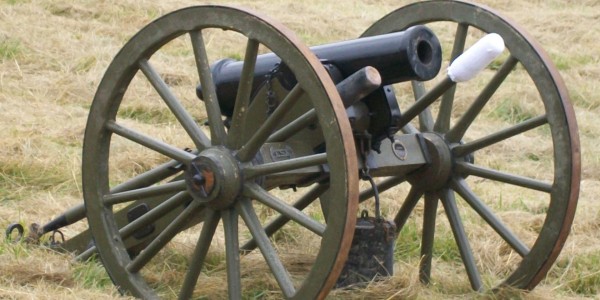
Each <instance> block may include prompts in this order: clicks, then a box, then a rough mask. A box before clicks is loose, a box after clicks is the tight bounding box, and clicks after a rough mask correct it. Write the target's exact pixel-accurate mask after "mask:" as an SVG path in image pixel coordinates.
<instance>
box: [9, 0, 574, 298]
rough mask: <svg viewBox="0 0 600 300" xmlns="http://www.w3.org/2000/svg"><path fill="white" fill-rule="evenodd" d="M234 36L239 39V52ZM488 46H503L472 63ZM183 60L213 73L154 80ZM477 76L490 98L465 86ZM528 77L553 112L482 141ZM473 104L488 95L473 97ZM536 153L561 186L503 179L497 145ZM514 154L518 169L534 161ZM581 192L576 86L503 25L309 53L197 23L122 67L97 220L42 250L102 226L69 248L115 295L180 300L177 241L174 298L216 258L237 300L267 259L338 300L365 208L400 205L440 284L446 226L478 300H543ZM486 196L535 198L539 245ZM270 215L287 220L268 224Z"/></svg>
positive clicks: (387, 31) (419, 32)
mask: <svg viewBox="0 0 600 300" xmlns="http://www.w3.org/2000/svg"><path fill="white" fill-rule="evenodd" d="M444 28H450V29H449V30H448V29H444ZM226 33H233V35H234V37H233V38H231V39H230V38H220V37H221V34H223V36H225V34H226ZM488 33H489V34H493V35H491V36H490V35H488V36H485V37H484V38H483V40H484V41H483V42H482V44H476V45H475V46H474V47H473V48H471V49H472V50H467V51H466V52H465V49H466V48H467V45H469V44H472V40H473V39H475V38H479V37H482V36H484V35H485V34H488ZM441 35H444V36H446V37H445V38H444V39H442V38H441V37H440V36H441ZM447 36H449V37H447ZM486 39H487V40H488V41H486ZM490 39H491V40H492V41H491V42H490V41H489V40H490ZM498 39H499V40H498ZM235 42H237V43H238V44H239V45H241V48H240V49H243V51H242V52H244V54H243V56H240V57H237V59H232V58H227V57H224V56H223V55H222V54H221V56H220V57H217V58H219V59H220V60H210V59H209V56H211V58H212V56H215V55H219V54H217V53H213V52H211V47H212V46H213V45H214V44H217V43H221V44H223V45H224V47H223V48H220V49H221V50H219V51H228V50H227V49H229V48H228V47H231V49H234V48H233V47H234V46H232V45H233V44H235ZM178 43H180V44H181V43H188V45H189V49H190V50H189V52H187V54H188V55H187V56H188V57H190V58H191V60H188V61H187V62H188V63H190V65H191V66H192V67H193V69H194V71H195V74H190V77H191V78H192V79H189V80H188V81H186V80H183V81H181V82H179V81H177V78H175V79H173V78H168V76H165V75H164V73H163V72H161V71H159V70H162V69H161V68H164V69H166V70H168V69H169V67H172V66H171V65H169V64H171V63H172V62H170V61H169V60H165V61H166V63H163V64H159V63H155V61H158V60H159V59H160V57H161V56H164V55H165V53H169V51H171V50H170V49H172V48H169V47H173V46H172V45H173V44H176V45H177V44H178ZM440 44H442V45H440ZM499 44H501V46H502V47H501V49H498V45H499ZM477 45H479V46H477ZM481 45H483V46H481ZM504 45H505V46H506V50H504V51H503V52H502V50H503V49H504ZM478 47H479V48H481V47H483V50H482V49H478ZM223 49H225V50H223ZM490 49H491V50H490ZM470 51H471V52H470ZM482 51H483V52H482ZM490 51H491V52H495V51H496V53H492V54H489V53H488V52H490ZM446 52H448V53H446ZM463 52H465V53H464V54H463ZM461 54H462V56H461ZM497 55H499V56H497ZM488 63H491V65H490V66H489V67H488ZM448 65H450V67H449V68H448V71H447V72H446V70H445V69H442V67H444V68H445V67H447V66H448ZM177 68H183V67H182V66H177ZM484 68H485V70H484V71H483V72H482V73H484V74H481V75H478V71H481V69H484ZM517 73H518V75H515V74H517ZM438 74H440V75H438ZM476 75H477V76H480V77H483V79H482V81H483V84H482V83H479V86H476V85H470V84H471V83H470V82H463V81H468V80H469V79H470V78H469V77H474V76H476ZM511 76H524V77H517V78H518V81H520V80H522V78H525V80H526V81H527V86H528V89H527V90H526V91H522V92H520V93H521V96H522V97H523V99H522V100H521V101H530V99H531V98H533V99H534V103H532V104H531V105H533V106H535V107H534V108H533V109H532V110H531V114H530V115H529V116H528V117H526V118H517V119H512V120H509V121H506V122H498V123H497V125H498V128H485V129H483V131H478V132H475V133H473V134H471V135H469V134H470V133H471V131H470V129H472V126H473V124H474V123H476V120H477V119H478V118H479V117H480V116H481V115H483V114H489V112H487V111H486V105H488V103H489V101H490V99H491V98H493V97H494V95H495V94H496V92H497V90H498V89H499V88H500V87H501V86H504V85H510V84H511V83H514V82H513V81H511V80H510V78H511ZM507 78H508V79H507ZM189 81H193V82H194V84H189ZM196 83H199V84H196ZM139 86H143V87H146V88H147V89H149V90H151V91H152V93H154V97H156V96H159V99H160V101H161V102H162V103H164V105H165V106H166V107H167V108H168V111H170V113H171V115H172V117H171V119H168V120H166V121H164V120H163V121H164V122H162V123H159V124H157V123H152V122H149V123H144V121H140V119H139V118H136V117H135V116H134V112H135V107H134V106H135V105H136V104H135V103H142V104H139V105H146V104H147V103H145V101H149V100H146V98H147V99H150V98H151V97H152V96H148V95H146V94H143V92H140V91H139V90H138V87H139ZM463 86H464V88H463ZM465 90H467V91H471V92H466V96H461V94H460V93H461V92H464V91H465ZM473 90H474V91H473ZM131 99H134V100H131ZM135 101H138V102H135ZM130 103H134V104H131V105H130ZM155 128H160V130H158V129H155ZM530 135H535V136H539V135H542V136H543V137H545V138H546V139H547V141H548V146H547V147H544V148H541V149H540V151H539V153H535V154H532V155H536V157H538V158H541V159H543V160H547V161H545V162H544V164H546V165H547V168H546V169H545V170H549V172H546V173H543V174H538V175H521V174H532V173H528V172H524V173H519V172H517V171H518V170H519V164H520V163H522V162H521V161H519V160H518V159H515V160H514V161H510V160H508V161H506V162H507V163H508V164H509V165H510V167H506V168H504V167H503V169H495V168H494V167H493V165H494V164H493V163H491V165H490V164H488V163H489V162H490V161H493V160H494V158H489V156H490V155H493V154H495V153H496V152H497V151H498V149H503V148H501V147H500V148H499V147H496V145H497V144H502V142H504V141H505V140H508V139H513V138H517V139H525V140H526V139H527V137H528V136H530ZM130 145H133V146H130ZM129 147H137V148H135V149H136V150H133V151H132V152H127V153H128V155H134V156H136V157H137V158H140V157H142V158H143V159H139V161H141V162H143V163H140V162H136V164H138V165H137V168H133V170H134V171H131V169H132V168H129V169H127V168H126V167H125V166H127V165H130V163H129V162H128V161H129V160H130V159H131V160H133V159H134V158H129V157H124V156H123V154H122V152H124V151H125V150H126V149H129ZM502 151H504V152H507V156H502V159H505V158H506V157H509V158H510V155H511V154H515V153H519V149H515V150H510V149H503V150H502ZM513 152H514V153H513ZM515 157H520V156H515ZM480 162H481V163H480ZM124 169H125V170H126V171H124ZM517 174H519V175H517ZM361 179H362V180H364V181H365V184H360V181H361ZM579 179H580V161H579V141H578V137H577V125H576V121H575V118H574V114H573V110H572V107H571V105H570V103H569V99H568V94H567V91H566V88H565V87H564V84H563V82H562V80H561V78H560V76H559V75H558V73H557V72H556V70H555V68H554V67H553V65H552V63H551V62H550V61H549V60H548V58H547V57H546V55H545V54H544V52H543V50H541V48H540V47H539V46H538V45H537V44H536V42H535V41H533V40H532V39H531V38H530V37H529V36H528V35H527V34H526V33H524V31H523V30H522V29H520V28H519V27H518V26H516V25H515V24H513V23H512V22H510V21H508V20H507V19H506V18H503V17H501V16H500V15H498V14H497V13H495V12H494V11H492V10H490V9H488V8H485V7H481V6H478V5H475V4H472V3H468V2H462V1H435V0H434V1H426V2H419V3H415V4H411V5H408V6H405V7H402V8H399V9H398V10H396V11H394V12H392V13H390V14H388V15H387V16H385V17H383V18H382V19H381V20H379V21H377V22H376V23H375V24H373V25H372V26H371V27H370V28H368V29H367V30H366V31H365V32H364V33H363V35H362V36H361V37H360V38H358V39H355V40H349V41H344V42H337V43H332V44H327V45H321V46H315V47H312V48H308V47H306V46H304V45H303V44H302V43H301V42H300V41H299V39H298V38H296V37H295V36H294V34H293V33H291V32H290V31H289V30H288V29H286V28H285V27H284V26H282V25H281V24H279V23H278V22H276V21H273V20H271V19H269V18H267V17H264V16H262V15H260V14H256V13H253V12H249V11H247V10H244V9H239V8H233V7H227V6H198V7H190V8H185V9H181V10H178V11H175V12H173V13H170V14H167V15H165V16H163V17H161V18H159V19H157V20H156V21H154V22H152V23H151V24H149V25H148V26H146V27H145V28H143V29H142V30H141V31H140V32H138V33H137V34H136V35H135V36H134V37H133V38H131V40H130V41H129V42H128V43H127V44H126V45H125V46H124V47H123V48H122V49H121V51H120V52H119V53H118V54H117V56H116V57H115V58H114V60H113V62H112V63H111V65H110V66H109V67H108V70H107V71H106V73H105V75H104V78H103V80H102V82H101V83H100V86H99V87H98V90H97V93H96V96H95V98H94V101H93V104H92V107H91V110H90V114H89V118H88V124H87V128H86V131H85V138H84V149H83V192H84V202H85V205H83V204H82V205H79V206H76V207H74V208H72V209H70V210H68V211H67V212H65V213H64V214H62V215H60V216H59V217H58V218H56V219H54V220H52V221H51V222H50V223H48V224H46V225H44V226H42V227H41V229H39V232H37V234H38V235H42V234H45V233H48V232H52V231H55V230H57V229H59V228H61V227H64V226H66V225H69V224H72V223H73V222H76V221H79V220H81V219H84V218H87V221H88V222H89V227H90V229H89V231H86V232H83V233H81V234H80V235H78V236H76V237H74V238H72V239H69V240H67V241H65V242H64V243H62V244H61V245H60V246H61V247H62V248H64V249H67V250H69V251H72V252H76V253H78V255H79V256H78V257H79V258H80V259H86V258H87V257H89V256H90V255H92V254H93V253H96V252H97V253H99V255H100V257H101V259H102V262H103V264H104V266H105V268H106V270H107V271H108V273H109V275H110V277H111V278H112V279H113V281H114V282H115V284H116V285H117V286H118V287H119V288H120V289H122V290H123V291H127V292H129V293H131V294H133V295H135V296H138V297H142V298H153V297H156V296H164V294H163V293H167V294H168V292H165V288H164V287H158V286H161V285H160V284H158V283H157V280H156V279H155V278H154V277H153V276H152V273H153V270H154V269H153V267H152V266H153V265H156V264H159V263H160V260H161V259H163V258H164V256H161V254H160V253H162V252H164V251H168V249H169V247H170V245H171V244H172V243H173V241H178V242H177V243H180V244H186V245H187V246H186V247H187V249H189V251H187V253H188V255H189V258H187V260H188V261H187V262H188V263H187V264H186V268H185V270H179V271H180V273H178V274H181V276H180V278H181V280H179V281H177V282H176V283H171V282H166V283H164V284H166V285H167V286H168V287H167V288H166V290H169V291H175V292H174V293H175V294H176V295H177V297H179V298H182V299H183V298H189V297H191V296H193V295H194V291H195V290H196V289H197V288H198V286H199V285H201V283H198V284H197V282H201V281H202V280H203V279H202V278H200V279H199V277H200V273H201V272H202V270H203V268H204V269H205V268H206V264H207V262H206V258H207V255H208V254H207V253H209V250H210V249H211V247H214V246H215V244H220V245H221V248H224V250H223V252H224V254H223V255H224V259H225V261H226V268H227V286H228V293H229V298H230V299H238V298H241V297H242V293H243V291H244V284H243V283H244V274H245V273H244V272H245V271H244V268H245V265H244V264H243V263H240V260H243V257H244V256H246V255H251V254H252V253H257V252H258V253H260V254H262V257H263V258H264V261H265V262H266V264H267V266H268V268H267V269H268V270H269V272H270V274H271V275H269V276H272V277H273V278H274V280H275V281H276V282H277V286H278V287H279V288H280V290H281V293H282V295H283V296H284V297H286V298H296V299H310V298H323V297H325V296H326V295H327V294H328V293H329V291H330V290H331V289H332V288H333V287H334V286H335V284H336V281H337V280H338V276H339V275H340V273H341V272H342V269H343V268H344V264H345V263H346V258H347V256H348V253H349V251H351V249H350V248H351V247H352V242H353V241H352V239H353V235H354V232H355V224H356V222H357V214H358V210H359V205H360V206H363V207H369V208H370V207H372V206H373V202H376V205H377V207H376V212H377V213H378V212H379V211H380V208H379V202H382V204H381V205H382V207H384V206H386V205H387V204H386V202H395V203H397V206H395V207H397V209H395V211H385V214H392V215H393V216H394V217H393V221H394V224H395V226H396V228H397V232H398V234H399V235H402V234H403V230H405V228H406V227H407V226H408V225H407V224H408V223H409V219H410V218H412V217H411V214H416V212H415V210H416V209H418V210H419V212H418V214H419V215H420V219H419V220H420V222H422V225H421V229H420V230H419V231H418V234H417V236H416V237H417V238H418V239H420V242H419V244H420V247H419V248H420V250H418V251H417V255H418V256H419V258H418V260H419V278H420V280H421V281H422V282H424V283H428V282H430V281H431V280H432V278H435V265H436V259H437V258H436V255H439V253H436V252H435V250H434V241H435V239H436V234H435V233H436V230H440V228H441V227H445V228H449V229H450V230H451V232H452V236H453V238H454V241H455V243H456V246H457V249H458V252H459V254H460V262H461V263H460V264H459V266H456V267H457V269H459V270H460V271H457V272H459V273H460V272H463V273H465V276H466V278H467V280H468V282H469V283H470V285H471V287H472V289H474V290H478V291H483V290H486V289H493V288H494V287H497V286H500V285H508V286H513V287H516V288H521V289H532V288H534V287H535V286H536V285H537V284H538V283H539V282H540V280H541V279H543V277H544V276H545V274H546V273H547V272H548V270H549V268H550V266H551V265H552V264H553V262H554V261H555V260H556V258H557V256H558V254H559V252H560V250H561V248H562V246H563V244H564V242H565V239H566V237H567V235H568V232H569V229H570V226H571V223H572V220H573V215H574V212H575V206H576V202H577V197H578V190H579ZM482 181H485V182H486V183H487V184H488V185H490V186H491V187H492V188H493V189H497V193H502V191H505V189H507V188H508V189H513V188H520V189H522V190H523V191H524V192H523V195H524V197H532V198H534V200H535V201H538V202H539V206H540V207H541V208H540V209H541V217H540V221H539V223H538V224H537V226H538V227H537V228H536V229H535V230H534V232H535V234H533V235H532V234H531V233H527V234H523V233H522V230H521V229H520V228H514V226H513V225H514V224H506V223H505V222H504V221H503V215H501V214H500V213H497V212H496V211H495V210H494V209H493V208H492V205H493V204H492V203H490V201H491V200H489V199H490V193H492V194H493V193H494V191H496V190H492V192H489V191H485V192H483V191H482V190H481V189H479V187H478V185H479V184H480V183H481V182H482ZM380 194H381V196H382V197H383V196H384V195H387V196H386V197H387V198H385V199H383V198H382V199H381V200H380V199H379V198H380ZM388 194H391V195H388ZM455 194H456V195H458V196H459V197H460V199H462V200H464V201H462V203H466V204H464V205H463V204H461V203H458V202H457V199H456V198H457V197H456V196H455ZM374 198H377V199H376V200H377V201H374V200H373V199H374ZM439 203H441V205H442V207H438V206H439ZM457 203H458V204H457ZM442 208H443V209H442ZM266 210H268V211H269V212H270V213H269V214H270V215H271V217H270V218H266V219H267V221H261V220H262V219H264V218H263V216H262V215H261V214H264V212H265V211H266ZM442 210H443V213H441V211H442ZM464 210H469V211H471V212H472V214H473V215H475V216H477V218H479V220H480V221H479V223H476V224H479V225H477V226H483V227H487V228H488V230H489V232H490V234H491V235H493V236H494V238H495V239H496V240H498V241H500V243H501V244H502V246H501V247H502V249H504V250H503V251H505V253H504V254H505V257H506V261H505V262H503V263H506V264H507V265H508V266H507V267H506V268H505V269H504V270H503V271H502V274H494V276H493V279H492V280H489V278H488V277H489V276H488V273H487V272H488V270H487V269H486V268H485V263H484V262H483V260H485V257H484V256H485V255H484V254H482V253H478V251H479V248H477V247H473V246H472V244H473V243H474V240H473V239H474V237H472V236H470V235H469V233H468V230H469V228H468V226H465V223H466V222H471V221H468V220H466V219H465V218H464V217H463V216H464ZM440 214H445V215H446V216H447V220H443V221H442V220H441V219H442V218H440V217H439V215H440ZM219 224H222V228H220V227H219ZM517 225H518V224H517ZM14 229H19V230H22V228H18V226H13V227H11V228H9V231H8V234H10V233H11V232H12V231H13V230H14ZM286 232H291V234H292V235H295V234H298V232H302V239H303V240H302V241H295V242H294V243H293V244H294V245H293V246H292V247H284V246H279V244H278V243H277V246H275V244H276V243H275V242H274V241H275V240H276V239H277V238H278V235H283V236H285V234H286ZM190 236H193V238H191V237H190ZM395 237H396V233H395V232H394V234H393V238H395ZM479 238H481V237H479ZM92 241H93V242H92ZM170 242H171V243H170ZM499 247H500V246H499ZM161 251H162V252H161ZM286 251H287V252H286ZM397 251H399V250H397ZM290 256H301V257H303V258H304V257H306V262H303V264H305V265H308V267H307V268H304V269H302V270H300V271H298V269H299V268H297V266H295V265H294V264H293V263H289V262H288V261H286V259H287V258H289V257H290ZM241 257H242V259H240V258H241ZM246 267H247V266H246ZM463 270H464V271H463ZM390 272H391V270H390ZM159 281H160V280H159ZM488 281H491V282H488Z"/></svg>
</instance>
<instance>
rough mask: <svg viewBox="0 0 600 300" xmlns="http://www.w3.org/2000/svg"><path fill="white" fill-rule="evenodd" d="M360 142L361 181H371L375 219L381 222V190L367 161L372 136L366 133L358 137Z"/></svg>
mask: <svg viewBox="0 0 600 300" xmlns="http://www.w3.org/2000/svg"><path fill="white" fill-rule="evenodd" d="M358 141H359V144H360V149H359V151H360V156H361V158H362V168H361V170H360V179H362V180H366V181H369V183H370V184H371V187H372V188H373V197H374V198H375V218H376V219H377V220H381V210H380V208H379V190H378V189H377V184H376V183H375V180H374V179H373V176H371V174H370V173H369V163H368V161H367V157H368V155H369V152H371V135H370V134H369V133H368V132H365V133H364V134H362V135H361V136H359V137H358Z"/></svg>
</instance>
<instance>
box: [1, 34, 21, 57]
mask: <svg viewBox="0 0 600 300" xmlns="http://www.w3.org/2000/svg"><path fill="white" fill-rule="evenodd" d="M22 48H23V47H22V46H21V42H20V41H19V40H16V39H12V38H7V39H2V40H0V61H4V60H8V59H14V58H16V57H17V56H18V55H19V54H20V53H21V51H22Z"/></svg>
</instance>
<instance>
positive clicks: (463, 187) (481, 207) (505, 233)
mask: <svg viewBox="0 0 600 300" xmlns="http://www.w3.org/2000/svg"><path fill="white" fill-rule="evenodd" d="M452 189H453V190H455V191H456V192H457V193H458V194H459V195H460V196H461V197H462V198H463V199H464V200H465V201H466V202H467V203H469V205H470V206H471V207H472V208H473V209H474V210H475V211H476V212H477V213H478V214H479V215H480V216H481V217H482V218H483V219H484V220H485V221H486V222H487V223H488V224H489V225H490V226H491V227H492V228H493V229H494V230H495V231H496V232H497V233H498V234H499V235H500V236H501V237H502V239H504V241H506V242H507V243H508V244H509V245H510V246H511V247H512V248H513V249H514V250H515V251H516V252H517V253H519V255H521V257H524V256H525V255H527V254H529V248H528V247H527V246H526V245H525V244H524V243H523V242H521V240H520V239H519V238H518V237H517V236H516V235H515V234H514V233H513V232H512V231H511V230H510V229H509V228H508V227H507V226H506V225H505V224H504V223H502V221H501V220H500V219H499V218H498V217H496V215H495V214H494V213H493V212H492V210H491V209H490V208H489V207H488V206H487V205H485V203H483V201H481V199H479V197H477V195H475V193H473V191H472V190H471V189H470V188H469V186H468V185H467V183H466V182H465V181H464V180H463V179H456V178H453V179H452Z"/></svg>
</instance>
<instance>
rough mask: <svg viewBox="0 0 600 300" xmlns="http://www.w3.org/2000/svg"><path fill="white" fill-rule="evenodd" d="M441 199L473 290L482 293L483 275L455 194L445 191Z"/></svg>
mask: <svg viewBox="0 0 600 300" xmlns="http://www.w3.org/2000/svg"><path fill="white" fill-rule="evenodd" d="M441 198H442V204H443V205H444V210H445V211H446V215H447V216H448V221H449V222H450V227H451V228H452V234H454V240H455V241H456V245H457V246H458V251H459V252H460V256H461V258H462V261H463V264H464V265H465V270H466V271H467V276H468V277H469V281H470V282H471V288H473V290H475V291H481V290H482V288H483V283H482V281H481V275H480V274H479V270H478V269H477V264H476V263H475V257H473V250H471V245H470V244H469V240H468V238H467V234H466V233H465V228H464V226H463V224H462V221H461V219H460V214H459V212H458V207H457V206H456V200H455V199H454V193H453V192H452V191H450V190H448V189H445V190H443V191H442V194H441Z"/></svg>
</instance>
